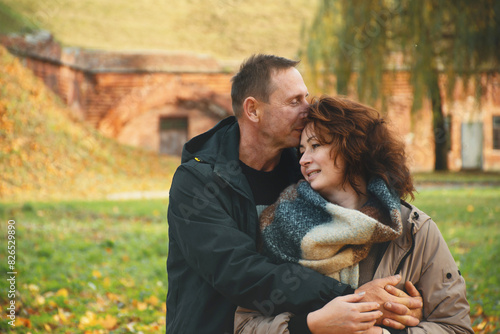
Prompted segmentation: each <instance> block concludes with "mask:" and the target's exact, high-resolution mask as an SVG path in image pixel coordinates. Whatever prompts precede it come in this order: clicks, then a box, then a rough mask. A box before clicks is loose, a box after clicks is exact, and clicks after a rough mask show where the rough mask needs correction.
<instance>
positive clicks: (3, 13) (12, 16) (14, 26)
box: [0, 2, 37, 34]
mask: <svg viewBox="0 0 500 334" xmlns="http://www.w3.org/2000/svg"><path fill="white" fill-rule="evenodd" d="M36 29H37V26H36V25H35V24H34V23H33V22H31V21H29V20H27V19H26V18H25V17H24V16H23V15H20V14H19V13H17V12H16V11H15V10H13V9H12V8H10V7H9V6H7V5H5V4H3V3H1V2H0V34H9V33H14V32H32V31H34V30H36Z"/></svg>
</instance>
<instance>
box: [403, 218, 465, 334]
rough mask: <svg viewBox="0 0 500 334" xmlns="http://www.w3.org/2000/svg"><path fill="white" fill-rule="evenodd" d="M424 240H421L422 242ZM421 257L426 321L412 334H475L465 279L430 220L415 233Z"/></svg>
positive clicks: (419, 288)
mask: <svg viewBox="0 0 500 334" xmlns="http://www.w3.org/2000/svg"><path fill="white" fill-rule="evenodd" d="M418 239H420V240H418ZM415 244H417V245H418V244H421V245H422V247H418V248H419V249H420V252H419V253H418V254H413V257H421V261H422V267H421V274H420V275H421V276H420V279H419V282H417V284H416V287H417V289H418V290H420V291H421V294H422V297H423V302H424V308H423V315H424V320H423V321H422V322H421V323H420V324H419V325H418V326H417V327H410V328H407V331H408V333H410V334H417V333H418V334H420V333H433V334H439V333H473V331H472V328H471V320H470V315H469V312H470V307H469V303H468V302H467V299H466V289H465V280H464V278H463V277H462V276H461V274H460V272H459V270H458V267H457V265H456V263H455V260H454V259H453V256H452V255H451V253H450V250H449V249H448V246H447V244H446V242H445V240H444V238H443V236H442V235H441V232H440V231H439V229H438V227H437V226H436V224H435V223H434V221H432V220H431V219H430V218H429V219H428V220H427V221H426V222H425V223H424V224H423V225H422V227H421V229H420V230H419V231H418V232H417V233H416V234H415Z"/></svg>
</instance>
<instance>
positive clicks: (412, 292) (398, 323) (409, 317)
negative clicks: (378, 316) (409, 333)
mask: <svg viewBox="0 0 500 334" xmlns="http://www.w3.org/2000/svg"><path fill="white" fill-rule="evenodd" d="M405 289H406V291H407V292H408V294H409V296H408V294H406V293H405V292H403V291H401V290H399V289H397V288H395V287H393V286H392V285H387V286H386V287H385V291H387V292H389V293H390V294H391V295H393V296H396V297H400V298H405V297H413V298H417V299H419V300H420V301H422V296H421V295H420V292H418V290H417V288H415V286H414V285H413V283H412V282H410V281H407V282H406V283H405ZM384 308H385V309H386V310H389V311H391V312H392V314H389V315H388V316H387V317H384V318H383V324H384V325H385V326H388V327H392V328H396V329H403V328H405V326H404V325H406V326H416V325H418V323H416V322H415V319H418V320H419V321H420V320H422V317H423V314H422V313H423V310H422V308H421V307H420V308H416V309H409V308H408V307H406V306H405V305H403V304H397V303H390V302H387V303H384Z"/></svg>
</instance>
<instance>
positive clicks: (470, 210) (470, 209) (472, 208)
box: [467, 204, 474, 212]
mask: <svg viewBox="0 0 500 334" xmlns="http://www.w3.org/2000/svg"><path fill="white" fill-rule="evenodd" d="M467 212H474V206H473V205H471V204H469V205H467Z"/></svg>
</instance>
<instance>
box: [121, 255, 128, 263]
mask: <svg viewBox="0 0 500 334" xmlns="http://www.w3.org/2000/svg"><path fill="white" fill-rule="evenodd" d="M129 260H130V257H128V255H123V256H122V261H123V262H128V261H129Z"/></svg>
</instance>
